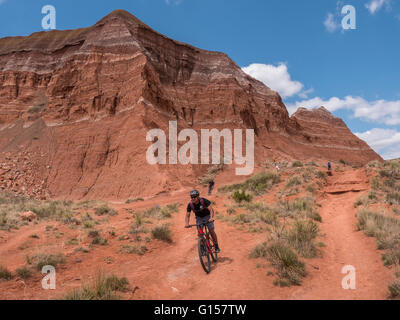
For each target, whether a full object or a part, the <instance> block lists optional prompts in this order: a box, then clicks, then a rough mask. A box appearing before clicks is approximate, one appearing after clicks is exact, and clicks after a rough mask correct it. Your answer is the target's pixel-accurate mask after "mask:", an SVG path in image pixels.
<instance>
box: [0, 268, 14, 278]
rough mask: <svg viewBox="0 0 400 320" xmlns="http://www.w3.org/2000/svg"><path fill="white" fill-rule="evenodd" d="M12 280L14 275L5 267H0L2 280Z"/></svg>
mask: <svg viewBox="0 0 400 320" xmlns="http://www.w3.org/2000/svg"><path fill="white" fill-rule="evenodd" d="M11 279H12V273H11V272H10V271H9V270H8V269H7V268H6V267H3V266H0V280H4V281H9V280H11Z"/></svg>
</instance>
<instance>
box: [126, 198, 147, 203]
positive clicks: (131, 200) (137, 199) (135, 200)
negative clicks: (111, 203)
mask: <svg viewBox="0 0 400 320" xmlns="http://www.w3.org/2000/svg"><path fill="white" fill-rule="evenodd" d="M138 201H144V199H143V198H135V199H128V200H126V201H125V203H126V204H129V203H132V202H138Z"/></svg>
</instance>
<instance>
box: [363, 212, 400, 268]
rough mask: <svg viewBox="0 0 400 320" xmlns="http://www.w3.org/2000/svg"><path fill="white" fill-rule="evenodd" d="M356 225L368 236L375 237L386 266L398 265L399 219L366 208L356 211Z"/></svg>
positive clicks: (399, 259)
mask: <svg viewBox="0 0 400 320" xmlns="http://www.w3.org/2000/svg"><path fill="white" fill-rule="evenodd" d="M357 220H358V223H357V227H358V229H359V230H363V231H364V233H365V234H366V235H367V236H369V237H375V238H376V239H377V246H378V249H381V250H386V252H385V253H384V254H383V255H382V260H383V263H384V264H385V265H386V266H391V265H400V220H398V219H396V218H394V217H390V216H386V215H383V214H379V213H374V212H372V211H370V210H368V209H361V210H360V211H358V212H357Z"/></svg>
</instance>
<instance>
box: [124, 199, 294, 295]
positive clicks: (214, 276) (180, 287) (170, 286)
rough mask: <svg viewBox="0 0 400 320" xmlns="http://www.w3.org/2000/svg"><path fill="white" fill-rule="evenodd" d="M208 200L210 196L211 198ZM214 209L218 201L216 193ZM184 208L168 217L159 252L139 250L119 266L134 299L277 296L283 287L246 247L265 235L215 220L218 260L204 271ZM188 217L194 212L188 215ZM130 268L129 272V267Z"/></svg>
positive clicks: (282, 293)
mask: <svg viewBox="0 0 400 320" xmlns="http://www.w3.org/2000/svg"><path fill="white" fill-rule="evenodd" d="M210 199H211V200H212V197H211V198H210ZM218 202H219V205H218V207H216V209H217V210H222V208H223V203H221V200H220V199H218ZM185 210H186V208H184V207H181V210H180V212H179V214H177V215H175V216H174V218H173V221H172V225H171V227H172V230H173V234H174V237H173V238H174V243H173V244H171V245H170V246H169V247H166V248H164V250H163V252H162V254H161V252H160V254H159V255H154V254H153V255H147V256H146V255H144V256H143V258H142V259H141V261H140V266H137V267H134V266H133V265H130V264H127V265H125V266H122V268H121V270H120V271H121V272H122V273H125V274H129V275H128V279H129V280H130V282H131V283H135V284H137V286H138V287H139V288H140V290H138V291H137V295H135V299H211V300H212V299H239V300H240V299H257V300H258V299H259V300H261V299H280V298H281V297H282V295H285V292H286V293H287V288H284V289H281V288H276V287H275V286H274V285H273V284H272V278H271V277H267V276H266V273H267V271H266V269H263V268H256V262H255V261H254V260H250V259H249V258H248V254H249V252H250V250H251V249H252V248H253V247H254V246H255V245H256V244H258V243H260V242H261V241H263V240H265V239H264V237H265V236H264V235H260V234H257V235H255V234H248V233H244V232H239V231H236V229H235V228H233V227H229V226H227V225H226V224H224V223H221V222H219V221H218V222H217V223H216V230H217V234H219V235H220V246H221V248H222V253H221V254H220V256H219V262H218V263H217V264H214V265H213V270H212V272H211V273H210V274H206V273H205V272H204V271H203V269H202V267H201V265H200V262H199V258H198V254H197V235H196V230H195V229H189V230H188V229H185V228H184V215H185ZM192 219H193V218H192ZM128 271H129V272H128Z"/></svg>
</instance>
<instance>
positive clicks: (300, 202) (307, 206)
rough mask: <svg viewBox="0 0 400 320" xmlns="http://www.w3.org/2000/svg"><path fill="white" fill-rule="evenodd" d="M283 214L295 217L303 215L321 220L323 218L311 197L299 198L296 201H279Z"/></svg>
mask: <svg viewBox="0 0 400 320" xmlns="http://www.w3.org/2000/svg"><path fill="white" fill-rule="evenodd" d="M279 206H280V211H281V215H283V216H286V215H289V216H291V217H293V218H299V217H301V216H304V217H307V218H310V219H313V220H315V221H318V222H321V221H322V218H321V216H320V214H319V213H318V212H317V210H316V208H315V204H314V202H313V200H312V199H310V198H297V199H295V200H294V201H291V202H290V201H281V202H280V203H279Z"/></svg>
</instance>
